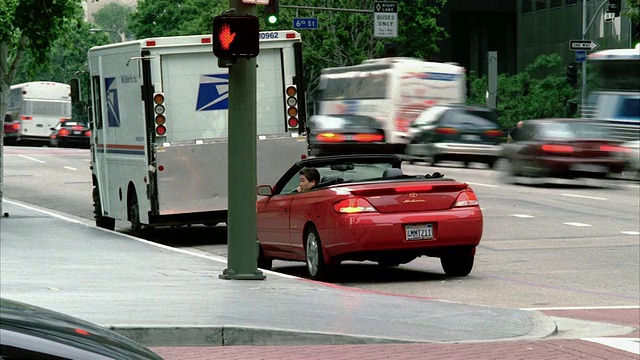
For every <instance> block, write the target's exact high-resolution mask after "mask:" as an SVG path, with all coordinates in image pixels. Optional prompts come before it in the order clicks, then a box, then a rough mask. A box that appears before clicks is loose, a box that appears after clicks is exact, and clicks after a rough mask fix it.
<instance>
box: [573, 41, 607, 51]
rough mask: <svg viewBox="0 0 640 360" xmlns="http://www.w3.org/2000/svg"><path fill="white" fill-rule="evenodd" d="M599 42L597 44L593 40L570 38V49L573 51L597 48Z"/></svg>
mask: <svg viewBox="0 0 640 360" xmlns="http://www.w3.org/2000/svg"><path fill="white" fill-rule="evenodd" d="M598 46H600V45H598V44H596V43H595V42H594V41H592V40H570V41H569V49H570V50H573V51H578V50H589V51H591V50H595V49H597V48H598Z"/></svg>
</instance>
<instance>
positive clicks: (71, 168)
mask: <svg viewBox="0 0 640 360" xmlns="http://www.w3.org/2000/svg"><path fill="white" fill-rule="evenodd" d="M64 168H65V169H68V170H73V171H76V170H78V169H76V168H73V167H71V166H64Z"/></svg>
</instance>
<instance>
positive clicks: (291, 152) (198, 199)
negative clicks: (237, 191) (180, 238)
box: [156, 136, 307, 220]
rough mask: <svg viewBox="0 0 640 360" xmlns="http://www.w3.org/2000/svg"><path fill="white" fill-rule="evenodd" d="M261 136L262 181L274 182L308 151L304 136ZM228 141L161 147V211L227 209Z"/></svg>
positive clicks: (259, 154) (172, 212)
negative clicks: (295, 159) (293, 159)
mask: <svg viewBox="0 0 640 360" xmlns="http://www.w3.org/2000/svg"><path fill="white" fill-rule="evenodd" d="M260 138H262V139H259V140H258V142H257V146H258V151H257V152H258V157H257V165H258V168H257V171H258V184H270V185H274V184H275V183H276V181H277V180H278V179H279V178H280V176H281V175H282V174H284V172H285V171H286V170H287V169H289V168H290V167H291V165H293V162H292V161H291V159H292V158H293V157H297V159H300V156H302V155H303V154H306V153H307V144H306V139H305V138H304V137H302V138H298V137H291V136H270V137H266V136H261V137H260ZM227 145H228V143H227V140H226V139H221V140H220V141H210V142H206V143H203V144H180V145H173V144H172V145H171V146H169V147H159V148H158V149H157V156H156V159H157V164H158V166H157V169H158V200H159V207H160V209H159V214H160V215H175V214H185V213H197V212H208V211H224V210H226V209H227V202H228V195H227V190H228V177H227V171H226V169H227V167H228V152H227ZM160 169H162V170H160ZM194 220H195V219H194Z"/></svg>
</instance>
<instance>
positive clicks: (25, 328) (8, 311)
mask: <svg viewBox="0 0 640 360" xmlns="http://www.w3.org/2000/svg"><path fill="white" fill-rule="evenodd" d="M0 328H2V329H7V330H12V331H16V332H21V333H25V334H29V335H32V336H37V337H41V338H45V339H48V340H52V341H57V342H62V343H65V344H67V345H70V346H74V347H77V348H80V349H84V350H88V351H93V352H95V353H98V354H101V355H105V356H110V357H113V358H126V359H162V358H161V357H160V356H158V355H157V354H155V353H153V352H152V351H150V350H149V349H147V348H145V347H144V346H142V345H140V344H138V343H136V342H134V341H133V340H131V339H129V338H126V337H124V336H122V335H120V334H118V333H116V332H114V331H111V330H109V329H106V328H103V327H100V326H98V325H95V324H92V323H89V322H87V321H83V320H80V319H78V318H75V317H72V316H69V315H65V314H62V313H59V312H55V311H51V310H47V309H44V308H41V307H37V306H33V305H29V304H25V303H21V302H17V301H13V300H8V299H4V298H0Z"/></svg>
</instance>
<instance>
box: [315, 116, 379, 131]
mask: <svg viewBox="0 0 640 360" xmlns="http://www.w3.org/2000/svg"><path fill="white" fill-rule="evenodd" d="M381 126H382V125H381V124H379V123H378V121H377V120H376V119H374V118H372V117H369V116H360V115H342V116H314V117H312V118H311V120H310V122H309V127H310V128H311V129H318V130H320V129H355V128H359V129H371V128H380V127H381Z"/></svg>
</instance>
